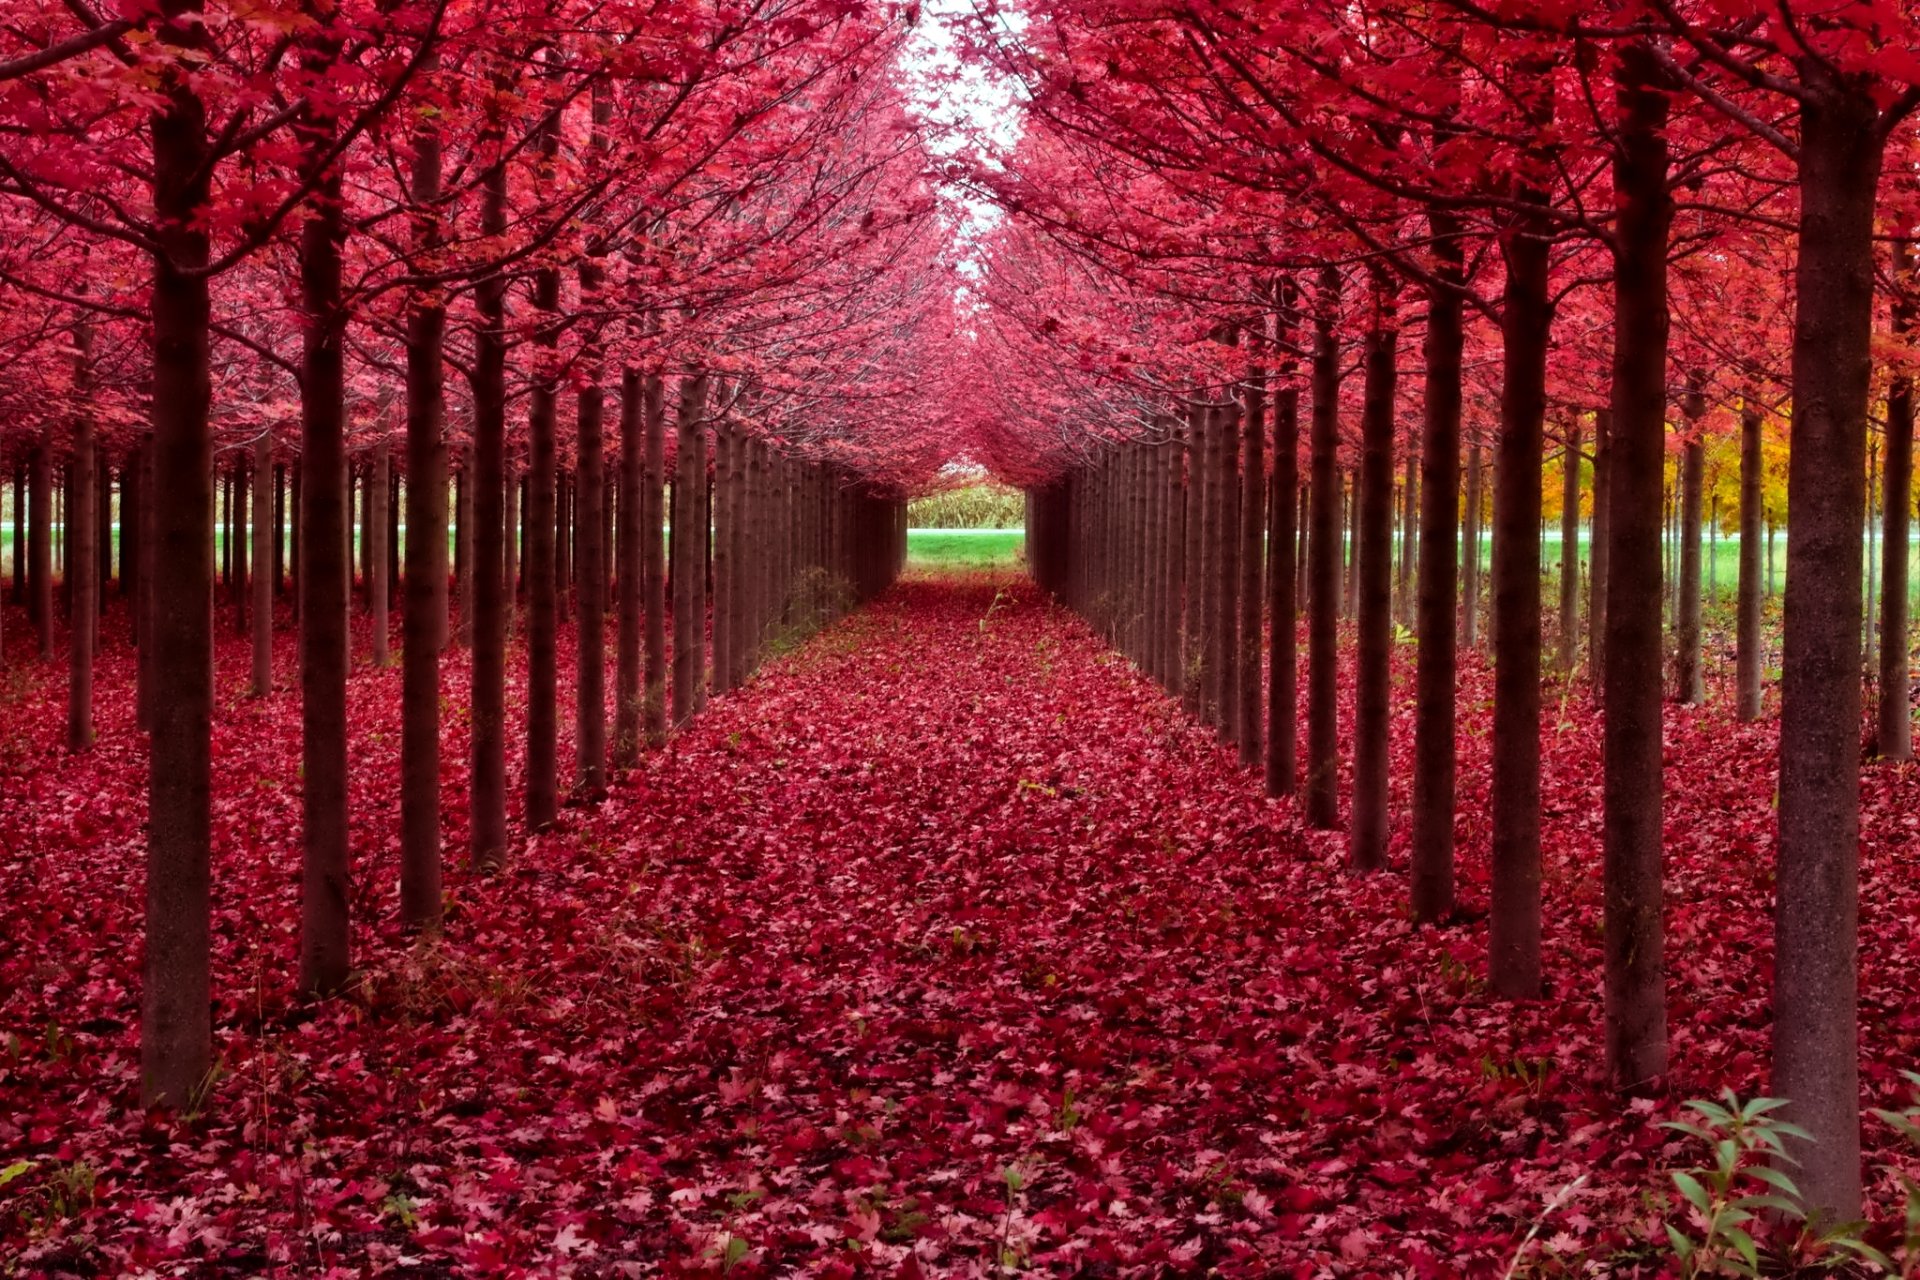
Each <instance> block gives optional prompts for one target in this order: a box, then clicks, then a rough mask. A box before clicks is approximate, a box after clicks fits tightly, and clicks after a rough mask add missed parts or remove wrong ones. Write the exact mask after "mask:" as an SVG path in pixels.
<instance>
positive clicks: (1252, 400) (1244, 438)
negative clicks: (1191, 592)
mask: <svg viewBox="0 0 1920 1280" xmlns="http://www.w3.org/2000/svg"><path fill="white" fill-rule="evenodd" d="M1264 336H1265V335H1264V334H1262V335H1260V337H1262V338H1264ZM1264 347H1265V344H1264V342H1261V343H1260V344H1259V346H1257V347H1256V351H1255V361H1256V364H1255V372H1254V373H1253V374H1252V375H1251V376H1250V377H1249V378H1248V380H1247V386H1246V392H1245V395H1244V404H1243V407H1242V411H1241V415H1240V417H1241V441H1240V445H1241V448H1240V534H1239V536H1240V546H1239V555H1238V557H1237V559H1238V562H1239V566H1240V590H1239V593H1238V598H1239V605H1240V616H1239V618H1238V620H1237V621H1238V625H1237V626H1236V627H1235V633H1236V635H1237V637H1238V641H1239V650H1238V653H1237V655H1236V659H1235V661H1234V664H1233V669H1234V691H1235V695H1236V696H1237V697H1238V698H1239V710H1238V712H1237V713H1236V714H1235V716H1234V723H1235V724H1236V726H1237V727H1238V729H1239V733H1238V735H1237V740H1238V741H1239V743H1240V763H1241V764H1242V765H1244V766H1246V767H1248V768H1252V767H1253V766H1254V765H1257V764H1259V763H1260V762H1261V759H1262V756H1263V755H1264V748H1265V745H1266V735H1265V733H1263V732H1262V725H1261V722H1260V695H1261V681H1260V611H1261V606H1262V604H1263V603H1264V601H1263V599H1262V596H1263V595H1264V592H1262V590H1261V586H1262V581H1261V580H1262V578H1263V577H1264V576H1265V568H1266V566H1265V563H1264V561H1263V560H1262V558H1261V553H1262V546H1261V542H1262V540H1263V538H1264V535H1265V532H1266V524H1267V504H1266V501H1265V499H1266V491H1267V461H1266V442H1267V380H1266V368H1265V363H1264V362H1265V361H1266V359H1267V352H1266V351H1265V349H1264ZM1139 489H1140V486H1139V485H1138V484H1129V485H1128V492H1129V493H1130V494H1132V495H1135V496H1136V497H1137V495H1138V493H1139ZM1136 511H1137V509H1136Z"/></svg>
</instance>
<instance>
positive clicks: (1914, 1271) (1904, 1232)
mask: <svg viewBox="0 0 1920 1280" xmlns="http://www.w3.org/2000/svg"><path fill="white" fill-rule="evenodd" d="M1900 1074H1901V1075H1903V1076H1905V1077H1906V1078H1907V1083H1908V1084H1911V1085H1912V1086H1913V1087H1914V1098H1915V1102H1914V1105H1912V1106H1910V1107H1908V1108H1907V1109H1906V1110H1904V1111H1887V1110H1884V1109H1882V1108H1879V1107H1875V1108H1874V1110H1873V1114H1874V1115H1875V1116H1876V1117H1878V1118H1879V1119H1880V1120H1881V1121H1883V1122H1884V1123H1886V1124H1888V1125H1891V1126H1892V1127H1893V1129H1894V1131H1895V1132H1896V1133H1898V1134H1899V1135H1900V1136H1901V1137H1903V1138H1905V1139H1906V1140H1907V1141H1908V1142H1909V1143H1911V1144H1912V1145H1913V1146H1914V1147H1916V1148H1920V1072H1914V1071H1903V1072H1901V1073H1900ZM1898 1177H1899V1179H1900V1191H1901V1195H1902V1196H1903V1197H1904V1198H1905V1200H1906V1203H1905V1205H1904V1206H1903V1208H1902V1213H1901V1216H1900V1220H1901V1232H1900V1265H1899V1268H1898V1270H1897V1271H1896V1272H1895V1274H1897V1275H1898V1276H1899V1277H1900V1280H1909V1278H1910V1277H1912V1276H1915V1275H1920V1182H1915V1181H1914V1179H1913V1177H1912V1175H1910V1174H1907V1173H1900V1174H1899V1175H1898ZM1890 1269H1891V1268H1890Z"/></svg>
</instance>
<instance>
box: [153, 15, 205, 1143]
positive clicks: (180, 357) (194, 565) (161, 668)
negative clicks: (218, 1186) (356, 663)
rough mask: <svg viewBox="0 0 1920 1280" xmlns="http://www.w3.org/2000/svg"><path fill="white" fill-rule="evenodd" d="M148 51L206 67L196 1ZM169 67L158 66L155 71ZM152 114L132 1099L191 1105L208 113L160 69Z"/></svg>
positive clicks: (201, 820) (197, 1055)
mask: <svg viewBox="0 0 1920 1280" xmlns="http://www.w3.org/2000/svg"><path fill="white" fill-rule="evenodd" d="M160 13H161V15H162V17H163V18H164V19H165V21H163V22H162V23H161V24H160V25H159V26H158V27H157V28H156V30H157V32H158V35H157V37H156V38H157V40H158V41H159V43H160V44H161V45H162V46H163V47H165V48H170V49H172V50H173V51H175V52H176V53H184V54H185V55H186V56H190V57H204V56H205V55H206V52H207V45H208V39H207V35H206V29H205V27H204V25H203V24H202V23H201V21H200V17H201V5H200V3H199V0H161V3H160ZM166 65H168V64H167V63H166V62H165V61H164V60H163V63H162V66H163V68H164V67H165V66H166ZM161 76H162V80H161V83H160V84H159V85H158V86H156V89H157V94H158V105H157V106H156V107H155V109H154V112H153V116H152V136H153V206H154V215H155V231H154V235H155V238H156V240H157V241H158V244H159V247H160V252H159V253H157V254H156V255H155V256H154V281H153V291H152V294H151V298H150V302H149V306H150V308H151V314H152V334H153V337H152V342H153V394H152V397H151V405H152V414H153V439H152V442H151V454H152V459H153V483H152V484H151V485H149V486H148V487H147V492H148V493H149V494H151V495H152V496H153V501H152V502H150V503H149V504H148V508H149V510H150V511H151V513H152V514H151V517H150V518H151V521H152V525H151V527H152V530H153V537H152V538H151V539H149V540H148V547H149V549H150V550H149V554H150V556H151V557H152V558H151V561H150V568H151V572H149V573H146V574H143V575H142V576H143V578H144V579H145V580H146V581H147V582H148V584H149V587H148V591H149V596H150V599H151V600H152V613H151V615H150V618H149V623H150V625H149V628H148V630H147V632H146V633H145V634H146V635H147V637H148V638H150V639H151V641H152V644H151V645H149V646H146V648H147V649H150V650H151V654H152V664H153V665H152V671H153V689H152V697H151V699H150V707H151V719H152V725H153V733H152V739H151V748H150V751H149V759H150V761H151V767H150V768H149V769H148V775H147V776H148V783H147V786H148V809H147V894H146V899H147V900H146V961H145V970H144V974H143V976H142V989H141V1010H140V1097H141V1102H142V1103H143V1104H145V1105H148V1106H152V1105H156V1104H160V1105H165V1106H170V1107H174V1108H181V1107H188V1106H191V1105H192V1104H193V1103H194V1102H195V1101H196V1100H197V1099H198V1098H199V1096H200V1095H199V1091H200V1090H201V1088H202V1087H203V1086H204V1085H205V1084H206V1082H207V1073H208V1069H209V1068H210V1067H211V1065H212V1059H213V1021H212V1016H211V1012H210V1011H211V1007H212V1001H211V996H212V985H211V980H210V973H209V970H210V963H209V961H210V937H211V897H210V880H211V876H210V852H211V843H212V768H211V763H210V747H211V745H212V725H213V680H212V671H211V667H212V662H211V658H212V652H213V633H212V619H211V618H210V617H209V616H208V604H209V602H210V601H211V599H212V592H213V548H212V545H211V543H210V541H209V539H208V537H207V528H208V523H209V521H210V520H211V518H212V513H213V493H212V471H213V456H212V455H213V446H212V433H211V432H210V430H209V427H208V415H209V413H210V412H211V410H212V399H213V390H212V376H211V371H210V352H209V335H210V324H211V316H210V310H211V304H210V300H209V297H208V286H207V276H206V275H205V274H204V268H205V267H206V265H207V260H208V256H209V254H208V242H207V232H206V230H205V221H204V218H203V217H202V213H203V209H204V207H205V205H206V202H207V196H208V186H209V183H210V174H209V169H210V156H209V154H208V152H209V148H208V144H207V132H206V107H205V104H204V103H203V102H202V101H201V100H200V98H199V96H198V94H197V92H196V91H195V90H194V88H193V86H192V83H191V81H189V80H188V79H187V78H186V76H185V75H183V74H182V73H181V72H179V71H165V70H163V71H162V72H161Z"/></svg>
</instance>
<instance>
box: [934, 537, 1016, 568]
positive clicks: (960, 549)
mask: <svg viewBox="0 0 1920 1280" xmlns="http://www.w3.org/2000/svg"><path fill="white" fill-rule="evenodd" d="M1026 544H1027V534H1026V530H1024V529H909V530H907V566H908V567H909V568H912V569H1001V568H1005V569H1011V568H1014V567H1015V566H1017V565H1018V564H1020V562H1021V559H1022V556H1023V554H1024V552H1025V550H1026Z"/></svg>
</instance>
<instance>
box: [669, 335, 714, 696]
mask: <svg viewBox="0 0 1920 1280" xmlns="http://www.w3.org/2000/svg"><path fill="white" fill-rule="evenodd" d="M706 402H707V377H706V375H705V374H703V373H687V374H683V375H682V376H681V379H680V404H679V413H678V416H677V419H676V428H677V430H678V433H679V435H678V439H677V442H676V446H675V452H674V463H673V722H674V724H675V725H676V726H678V725H682V724H685V723H686V722H687V721H688V720H691V719H692V718H693V715H694V712H695V711H697V710H699V701H698V687H699V683H700V679H701V677H702V675H704V674H705V672H704V667H705V665H706V635H705V632H706V618H705V616H704V613H703V611H702V609H701V603H700V593H699V592H698V590H697V587H698V585H699V584H700V583H701V582H702V581H703V580H704V579H705V577H706V566H705V559H706V541H707V540H706V538H705V537H703V536H702V533H703V531H702V530H701V528H700V521H701V518H702V512H701V505H702V504H701V502H700V499H699V495H698V492H697V491H698V490H700V489H704V488H705V486H706V475H705V465H704V464H705V459H704V458H703V457H702V456H701V455H702V450H701V449H700V437H701V435H702V433H704V432H705V430H706V426H705V418H706V412H707V403H706Z"/></svg>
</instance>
